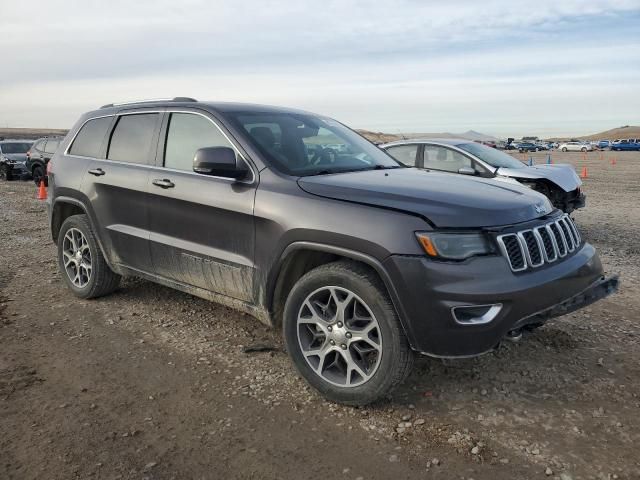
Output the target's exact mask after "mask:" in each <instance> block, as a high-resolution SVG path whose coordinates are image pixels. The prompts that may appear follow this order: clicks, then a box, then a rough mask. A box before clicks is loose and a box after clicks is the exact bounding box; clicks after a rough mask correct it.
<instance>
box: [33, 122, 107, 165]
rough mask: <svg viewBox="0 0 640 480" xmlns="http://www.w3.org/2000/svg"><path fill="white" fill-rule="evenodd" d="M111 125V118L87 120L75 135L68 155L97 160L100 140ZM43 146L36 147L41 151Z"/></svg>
mask: <svg viewBox="0 0 640 480" xmlns="http://www.w3.org/2000/svg"><path fill="white" fill-rule="evenodd" d="M110 124H111V117H103V118H94V119H93V120H89V121H88V122H87V123H85V124H84V126H83V127H82V128H81V129H80V131H79V132H78V135H76V138H75V140H74V141H73V144H72V145H71V148H70V149H69V153H70V154H71V155H78V156H81V157H93V158H98V156H99V155H100V146H101V145H102V140H104V136H105V135H106V133H107V129H108V128H109V125H110ZM43 146H44V145H43V144H39V145H38V146H37V147H38V149H39V150H42V147H43Z"/></svg>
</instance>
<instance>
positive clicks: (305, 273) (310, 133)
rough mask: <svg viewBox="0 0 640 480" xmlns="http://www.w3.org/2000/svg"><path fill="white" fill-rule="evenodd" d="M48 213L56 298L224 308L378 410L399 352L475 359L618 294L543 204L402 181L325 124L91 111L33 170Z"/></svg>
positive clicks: (187, 102)
mask: <svg viewBox="0 0 640 480" xmlns="http://www.w3.org/2000/svg"><path fill="white" fill-rule="evenodd" d="M336 139H337V140H338V141H339V143H340V144H341V145H345V146H347V148H346V149H344V150H345V152H347V153H341V152H340V151H336V149H335V148H334V147H330V146H329V145H330V144H335V143H336ZM311 143H312V144H314V145H316V146H319V147H320V149H316V151H315V152H314V153H313V154H311V153H310V152H309V150H307V149H306V148H305V145H307V144H311ZM470 145H473V146H474V147H475V148H478V149H483V150H488V151H490V152H493V153H498V151H497V150H495V149H493V148H489V147H486V146H484V145H479V144H477V143H473V142H471V143H470ZM47 206H48V211H49V225H50V229H51V235H52V238H53V240H54V242H55V243H56V244H57V260H58V265H59V268H60V272H61V281H62V282H64V283H65V285H66V286H67V287H68V289H69V291H70V292H71V293H72V294H74V295H76V296H77V297H80V298H84V299H88V298H95V297H99V296H102V295H106V294H109V293H111V292H113V291H114V290H115V289H116V288H117V286H118V283H119V281H120V278H121V276H122V275H127V276H137V277H143V278H146V279H149V280H151V281H154V282H157V283H160V284H163V285H166V286H170V287H172V288H175V289H178V290H181V291H185V292H188V293H189V294H191V295H197V296H200V297H203V298H207V299H210V300H214V301H217V302H220V303H223V304H226V305H228V306H231V307H234V308H237V309H240V310H242V311H244V312H246V313H249V314H251V315H253V316H255V317H256V318H258V319H260V320H262V321H263V322H265V323H266V324H269V325H272V326H277V327H279V328H280V329H281V331H282V333H283V336H284V342H285V344H286V351H287V353H288V355H289V356H290V358H291V361H292V363H293V364H294V365H295V367H296V368H297V370H298V372H299V373H300V375H301V376H302V377H303V378H304V379H305V380H306V381H307V382H308V383H309V384H310V385H311V386H312V387H313V388H315V389H316V390H317V391H318V392H320V393H321V394H322V395H324V396H325V397H326V398H328V399H330V400H332V401H336V402H341V403H345V404H349V405H363V404H367V403H370V402H373V401H375V400H378V399H380V398H383V397H385V396H386V395H387V394H389V392H391V391H392V390H393V389H394V388H395V387H396V386H397V385H398V384H399V383H400V382H402V381H403V379H405V378H406V377H407V375H408V374H409V373H410V371H411V366H412V363H413V358H414V352H419V353H421V354H425V355H432V356H436V357H447V358H450V357H468V356H473V355H479V354H482V353H485V352H487V351H491V350H493V349H494V348H496V346H497V345H498V344H499V343H500V342H501V341H502V340H504V339H505V338H507V339H519V338H520V336H521V332H522V330H523V329H525V328H527V329H531V328H535V327H538V326H540V325H542V324H544V323H545V322H546V321H547V320H549V319H550V318H552V317H556V316H558V315H563V314H565V313H567V312H568V311H573V310H576V309H578V308H581V307H582V306H585V305H588V304H590V303H593V302H595V301H597V300H599V299H601V298H604V297H606V296H608V295H610V294H611V293H613V292H614V291H615V290H616V289H617V285H618V280H617V278H616V277H611V278H606V277H605V276H604V274H603V270H602V265H601V263H600V260H599V258H598V255H597V253H596V251H595V249H594V248H593V247H592V246H591V245H590V244H589V243H587V242H585V241H584V240H583V238H582V236H581V235H580V232H579V229H578V228H577V225H576V224H575V223H574V222H573V220H572V219H571V218H570V217H569V216H568V215H566V214H563V213H562V212H560V211H558V210H556V209H554V208H553V207H552V206H551V204H550V203H549V200H548V199H547V198H545V197H544V196H543V195H540V194H539V193H537V192H535V191H533V190H530V189H527V188H525V187H522V186H521V185H517V184H515V183H514V184H511V185H507V184H498V182H495V181H493V180H488V179H478V178H470V177H465V176H462V175H458V176H456V175H450V174H447V173H439V172H428V171H423V170H417V169H415V168H405V167H404V166H403V165H401V164H400V163H398V162H397V161H396V160H394V159H393V158H392V157H391V156H389V155H388V154H387V153H385V152H383V151H382V150H381V149H379V148H377V147H376V146H375V145H373V144H371V143H370V142H368V141H367V140H366V139H365V138H363V137H361V136H360V135H358V134H357V133H356V132H354V131H353V130H351V129H349V128H347V127H345V126H344V125H342V124H341V123H340V122H337V121H335V120H332V119H330V118H327V117H324V116H319V115H315V114H312V113H308V112H303V111H300V110H293V109H286V108H281V107H267V106H258V105H244V104H237V103H206V102H197V101H195V100H193V99H185V98H178V99H175V100H174V101H160V102H141V103H134V104H118V105H105V106H104V107H103V108H101V109H98V110H95V111H92V112H89V113H87V114H85V115H83V116H82V117H81V118H80V119H79V121H78V122H77V123H76V125H75V126H74V127H73V128H72V130H71V131H70V133H69V134H68V135H67V137H66V139H65V140H64V141H63V143H62V146H61V148H59V149H58V152H57V153H56V154H55V155H54V157H53V159H52V160H51V162H50V169H49V197H48V201H47ZM539 238H542V241H539V240H538V239H539ZM265 361H268V357H265ZM505 368H506V367H505Z"/></svg>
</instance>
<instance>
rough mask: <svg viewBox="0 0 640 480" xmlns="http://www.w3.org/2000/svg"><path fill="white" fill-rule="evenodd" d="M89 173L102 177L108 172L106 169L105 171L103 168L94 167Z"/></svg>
mask: <svg viewBox="0 0 640 480" xmlns="http://www.w3.org/2000/svg"><path fill="white" fill-rule="evenodd" d="M89 173H90V174H91V175H95V176H96V177H101V176H102V175H104V174H105V173H107V172H105V171H104V170H102V169H101V168H94V169H92V170H89Z"/></svg>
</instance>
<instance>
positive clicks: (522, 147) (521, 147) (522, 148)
mask: <svg viewBox="0 0 640 480" xmlns="http://www.w3.org/2000/svg"><path fill="white" fill-rule="evenodd" d="M539 150H540V147H539V146H538V145H536V144H535V143H531V142H520V143H518V151H519V152H520V153H524V152H537V151H539Z"/></svg>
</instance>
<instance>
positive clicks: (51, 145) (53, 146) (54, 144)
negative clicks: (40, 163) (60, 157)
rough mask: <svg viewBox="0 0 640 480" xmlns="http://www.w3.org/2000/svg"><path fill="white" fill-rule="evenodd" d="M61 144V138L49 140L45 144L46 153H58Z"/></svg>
mask: <svg viewBox="0 0 640 480" xmlns="http://www.w3.org/2000/svg"><path fill="white" fill-rule="evenodd" d="M59 146H60V140H58V139H56V140H47V143H46V145H45V146H44V151H45V152H46V153H56V150H57V149H58V147H59Z"/></svg>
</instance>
